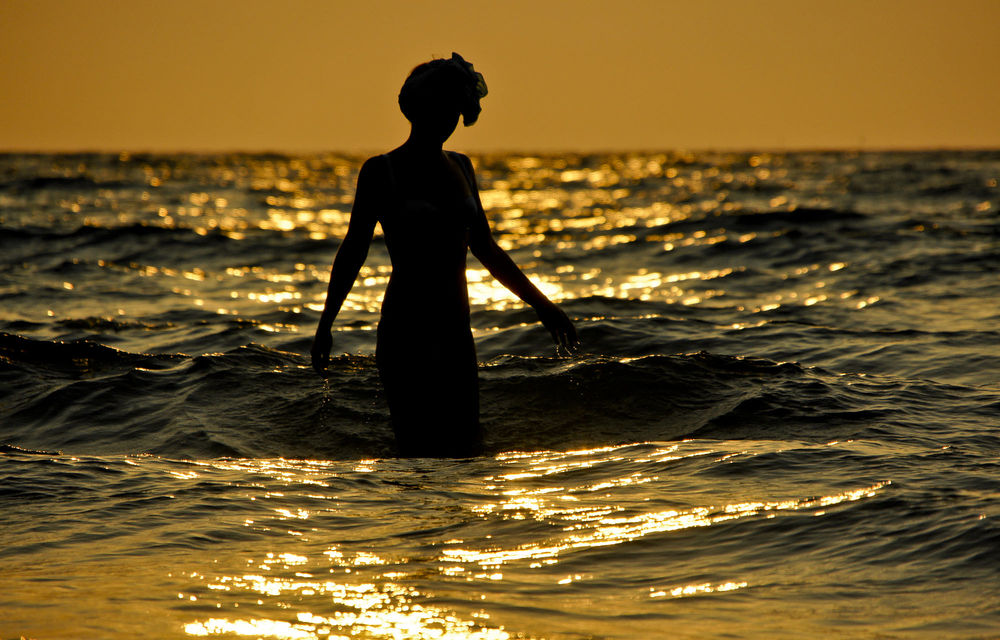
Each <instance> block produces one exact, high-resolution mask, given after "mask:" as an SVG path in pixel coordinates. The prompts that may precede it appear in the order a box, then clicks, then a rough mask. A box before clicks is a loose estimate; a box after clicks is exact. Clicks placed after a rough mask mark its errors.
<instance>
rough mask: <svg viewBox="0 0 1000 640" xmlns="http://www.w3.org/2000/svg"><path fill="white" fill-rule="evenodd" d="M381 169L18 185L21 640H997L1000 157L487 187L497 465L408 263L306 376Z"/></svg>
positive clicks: (5, 472) (277, 166)
mask: <svg viewBox="0 0 1000 640" xmlns="http://www.w3.org/2000/svg"><path fill="white" fill-rule="evenodd" d="M362 160H363V158H360V157H354V156H347V155H336V154H328V155H308V156H294V155H289V156H286V155H279V154H220V155H183V154H182V155H141V154H125V153H123V154H120V155H117V154H110V155H101V154H85V155H18V154H6V155H0V381H2V383H0V638H3V639H7V638H19V637H21V636H24V637H28V638H39V639H41V638H46V639H49V638H112V639H115V638H140V637H141V638H185V637H252V638H392V639H397V638H446V639H458V638H468V639H490V640H494V639H506V638H552V639H577V638H721V637H738V638H781V637H785V638H802V637H843V638H873V637H878V638H1000V432H998V427H1000V302H998V300H1000V278H998V276H997V273H998V271H1000V225H998V222H1000V217H998V215H1000V214H998V212H1000V188H998V179H1000V152H997V151H942V152H907V153H891V152H862V153H847V152H815V153H808V152H795V153H721V152H699V153H679V152H670V153H638V152H637V153H628V154H624V153H623V154H578V155H534V154H507V155H493V156H478V157H474V162H475V164H476V165H477V168H478V175H479V182H480V187H481V190H482V198H483V202H484V205H485V207H486V209H487V213H488V216H489V218H490V221H491V224H492V226H493V229H494V232H495V235H496V237H497V238H498V240H499V242H500V243H501V245H502V246H504V248H506V249H507V250H508V251H509V252H510V253H511V254H512V255H513V257H514V258H515V260H516V261H517V262H518V264H520V265H521V266H522V267H523V269H524V271H525V272H526V273H528V274H529V276H530V277H531V278H532V279H533V280H534V281H535V282H536V283H537V284H538V285H539V287H541V288H542V289H543V291H545V292H546V293H547V294H548V295H549V296H550V297H552V298H553V299H554V300H557V301H558V302H559V303H560V304H561V305H562V306H563V308H564V309H565V310H566V311H567V313H568V314H569V315H570V316H571V317H572V318H574V320H575V322H576V324H577V327H578V330H579V333H580V337H581V341H582V345H581V349H580V350H579V352H577V353H575V354H573V355H566V354H560V353H556V351H555V349H554V347H553V346H552V345H551V343H550V341H549V338H548V336H547V334H546V332H545V331H544V330H543V329H542V328H541V327H540V326H539V325H538V324H537V322H535V318H534V315H533V313H532V312H531V310H530V309H526V308H525V307H524V306H523V305H522V304H520V303H519V301H517V300H516V299H514V298H512V297H511V296H510V295H509V294H508V293H506V292H505V290H503V289H502V287H500V286H499V285H497V284H495V283H494V282H492V280H491V278H490V277H489V275H488V274H487V273H486V272H485V271H484V270H483V269H482V268H481V266H480V265H479V264H478V263H477V262H475V260H474V259H473V258H471V257H470V262H469V274H468V275H469V280H470V298H471V301H472V306H473V315H472V322H473V325H474V333H475V337H476V341H477V348H478V351H479V356H480V361H481V368H480V374H481V387H482V392H481V393H482V406H483V410H482V417H483V424H484V426H485V429H486V438H487V454H486V455H484V456H482V457H479V458H474V459H470V460H444V459H403V458H398V457H396V456H395V455H394V451H393V442H392V437H391V431H390V429H389V427H388V414H387V410H386V408H385V406H384V399H383V398H382V396H381V391H380V389H379V383H378V376H377V372H376V369H375V364H374V357H373V351H374V344H375V331H374V328H375V325H376V322H377V319H378V307H379V303H380V299H381V295H382V293H383V291H384V287H385V284H386V281H387V278H388V275H389V271H390V267H389V262H388V257H387V254H386V251H385V247H384V244H382V242H381V238H376V240H375V242H374V243H373V246H372V250H371V253H370V254H369V258H368V262H367V263H366V266H365V268H364V270H363V272H362V274H361V277H360V278H359V281H358V282H357V284H356V286H355V288H354V290H353V292H352V294H351V296H350V298H349V299H348V301H347V304H346V305H345V308H344V310H343V311H342V313H341V315H340V317H339V318H338V321H337V323H336V325H335V332H334V353H335V354H340V355H337V356H336V357H335V358H334V360H333V362H332V364H331V376H330V378H329V379H328V380H326V381H324V380H323V379H321V378H320V377H318V376H317V375H316V374H315V373H314V372H313V371H312V370H311V369H310V368H309V363H308V357H307V356H306V355H303V354H307V353H308V348H309V344H310V341H311V336H312V333H313V330H314V328H315V325H316V322H317V320H318V317H319V310H320V309H321V305H322V300H323V295H324V293H325V289H326V282H327V277H328V272H329V264H330V262H331V260H332V258H333V255H334V253H335V251H336V248H337V246H338V242H339V238H340V237H342V235H343V233H344V231H345V229H346V225H347V221H348V219H349V211H350V207H351V202H352V195H353V190H354V182H355V179H356V175H357V171H358V169H359V166H360V163H361V161H362ZM426 223H427V224H428V225H434V224H435V221H434V220H433V219H428V220H427V221H426ZM427 312H428V313H433V309H428V310H427ZM426 357H427V358H428V359H429V360H430V359H433V358H434V354H433V353H428V354H427V356H426Z"/></svg>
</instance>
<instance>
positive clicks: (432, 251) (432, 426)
mask: <svg viewBox="0 0 1000 640" xmlns="http://www.w3.org/2000/svg"><path fill="white" fill-rule="evenodd" d="M382 158H383V160H384V162H385V164H386V168H387V171H388V175H389V183H390V186H391V191H392V192H393V196H392V198H391V201H392V203H393V204H392V206H390V207H387V208H386V209H385V212H384V213H383V214H382V215H381V216H380V217H379V223H381V225H382V231H383V233H384V235H385V244H386V247H387V249H388V250H389V258H390V260H391V262H392V275H391V276H390V278H389V284H388V285H387V287H386V290H385V298H384V299H383V301H382V315H381V319H380V320H379V324H378V343H377V347H376V350H375V359H376V363H377V364H378V370H379V376H380V378H381V380H382V386H383V388H384V390H385V396H386V400H387V401H388V404H389V413H390V414H391V419H392V428H393V431H394V432H395V434H396V443H397V446H398V447H399V452H400V454H402V455H405V456H418V457H466V456H473V455H477V454H478V453H480V451H481V449H482V429H481V427H480V425H479V379H478V362H477V359H476V347H475V343H474V341H473V339H472V331H471V329H470V328H469V291H468V284H467V282H466V278H465V266H466V253H467V249H468V243H469V226H470V224H471V223H472V221H473V219H474V216H475V215H476V213H477V206H476V202H475V200H474V199H473V198H472V197H471V196H469V197H462V198H459V199H456V200H455V201H454V202H453V203H452V204H449V205H440V204H435V203H431V202H427V201H424V200H418V199H413V198H403V197H401V196H400V194H399V193H398V192H399V190H398V189H396V186H395V185H396V182H395V179H394V177H393V173H392V164H391V161H389V159H388V157H387V156H382ZM460 166H462V165H461V164H460ZM463 173H466V179H469V176H468V174H467V172H464V171H463ZM470 182H471V181H470ZM470 186H474V185H470Z"/></svg>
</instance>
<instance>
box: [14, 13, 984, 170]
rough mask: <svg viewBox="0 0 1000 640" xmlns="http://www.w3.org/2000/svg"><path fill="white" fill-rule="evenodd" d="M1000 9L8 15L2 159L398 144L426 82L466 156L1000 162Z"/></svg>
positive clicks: (356, 148)
mask: <svg viewBox="0 0 1000 640" xmlns="http://www.w3.org/2000/svg"><path fill="white" fill-rule="evenodd" d="M998 26H1000V2H998V1H995V0H982V1H971V0H968V1H964V0H950V1H949V2H942V1H940V0H934V1H930V2H924V1H921V0H906V1H898V2H885V1H879V0H868V1H863V2H856V1H853V0H848V1H845V0H837V1H832V2H831V1H826V0H801V1H784V0H763V1H755V2H745V1H735V0H733V1H716V2H700V1H698V2H696V1H694V0H691V1H689V2H673V1H668V0H648V1H638V0H635V1H629V0H618V1H612V0H603V1H600V2H589V1H581V0H577V1H575V2H562V1H559V2H556V1H546V0H531V1H523V0H504V1H503V2H497V1H489V2H487V1H485V0H462V1H461V2H451V1H448V2H427V1H420V0H386V1H384V2H378V1H370V2H351V3H348V2H337V1H334V0H327V1H289V2H278V1H277V0H275V1H274V2H262V1H258V0H240V1H238V2H237V1H228V0H227V1H223V0H195V1H191V0H164V1H157V2H153V1H151V0H129V1H127V2H117V1H116V2H107V1H104V0H79V1H73V2H70V1H65V2H55V1H49V0H0V83H2V87H3V94H4V97H3V99H2V100H0V150H80V149H97V150H120V149H128V150H229V149H245V150H264V149H270V150H279V151H300V150H343V151H378V150H384V149H386V148H390V147H392V146H395V145H396V144H398V143H399V142H401V141H402V139H403V138H405V136H406V132H407V125H406V122H405V120H403V118H402V116H401V115H400V114H399V112H398V109H397V107H396V94H397V92H398V90H399V86H400V84H401V83H402V81H403V79H404V77H405V76H406V74H407V73H408V71H409V70H410V68H412V67H413V66H414V65H415V64H417V63H419V62H422V61H424V60H426V59H429V58H430V57H432V56H434V55H437V56H448V55H449V54H450V53H451V51H452V50H454V51H458V52H459V53H461V54H462V55H464V56H465V57H466V58H467V59H469V60H470V61H471V62H473V63H474V64H475V65H476V68H477V69H478V70H480V71H482V72H483V73H484V74H485V76H486V80H487V82H488V83H489V86H490V95H489V96H488V97H487V98H486V99H485V100H484V101H483V106H484V112H483V115H482V117H481V118H480V121H479V124H477V125H476V126H474V127H472V128H470V129H460V131H459V132H458V133H456V135H455V137H454V138H452V142H451V143H450V146H452V147H454V148H457V149H467V150H473V151H475V150H480V151H482V150H511V149H518V150H552V151H558V150H574V149H592V150H609V149H675V148H694V149H699V148H739V149H747V148H758V149H759V148H775V147H790V148H804V147H805V148H816V147H822V148H827V147H857V146H866V147H875V148H897V147H905V148H912V147H918V148H920V147H924V148H926V147H942V146H944V147H967V146H974V147H1000V118H998V117H997V114H998V113H1000V35H998V30H997V29H998Z"/></svg>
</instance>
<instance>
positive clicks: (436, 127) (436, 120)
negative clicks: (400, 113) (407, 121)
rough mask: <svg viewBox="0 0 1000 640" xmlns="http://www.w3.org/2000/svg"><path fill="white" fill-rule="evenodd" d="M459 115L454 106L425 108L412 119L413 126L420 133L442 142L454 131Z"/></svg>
mask: <svg viewBox="0 0 1000 640" xmlns="http://www.w3.org/2000/svg"><path fill="white" fill-rule="evenodd" d="M460 115H461V113H460V112H459V111H458V109H454V108H452V109H447V108H438V109H433V110H427V111H425V112H424V113H422V114H421V115H420V117H419V118H416V119H415V120H414V122H413V127H414V129H417V130H419V131H420V133H421V134H423V135H426V136H427V137H429V138H432V139H434V140H440V141H441V142H442V143H443V142H444V141H445V140H447V139H448V138H450V137H451V134H452V133H454V132H455V128H456V127H458V118H459V116H460Z"/></svg>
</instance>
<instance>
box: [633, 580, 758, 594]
mask: <svg viewBox="0 0 1000 640" xmlns="http://www.w3.org/2000/svg"><path fill="white" fill-rule="evenodd" d="M746 587H747V583H746V582H724V583H722V584H716V585H712V584H709V583H707V582H706V583H704V584H689V585H685V586H683V587H674V588H672V589H655V588H650V590H649V597H650V598H663V597H665V596H670V597H671V598H683V597H685V596H698V595H703V594H706V593H723V592H726V591H736V590H737V589H745V588H746Z"/></svg>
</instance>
